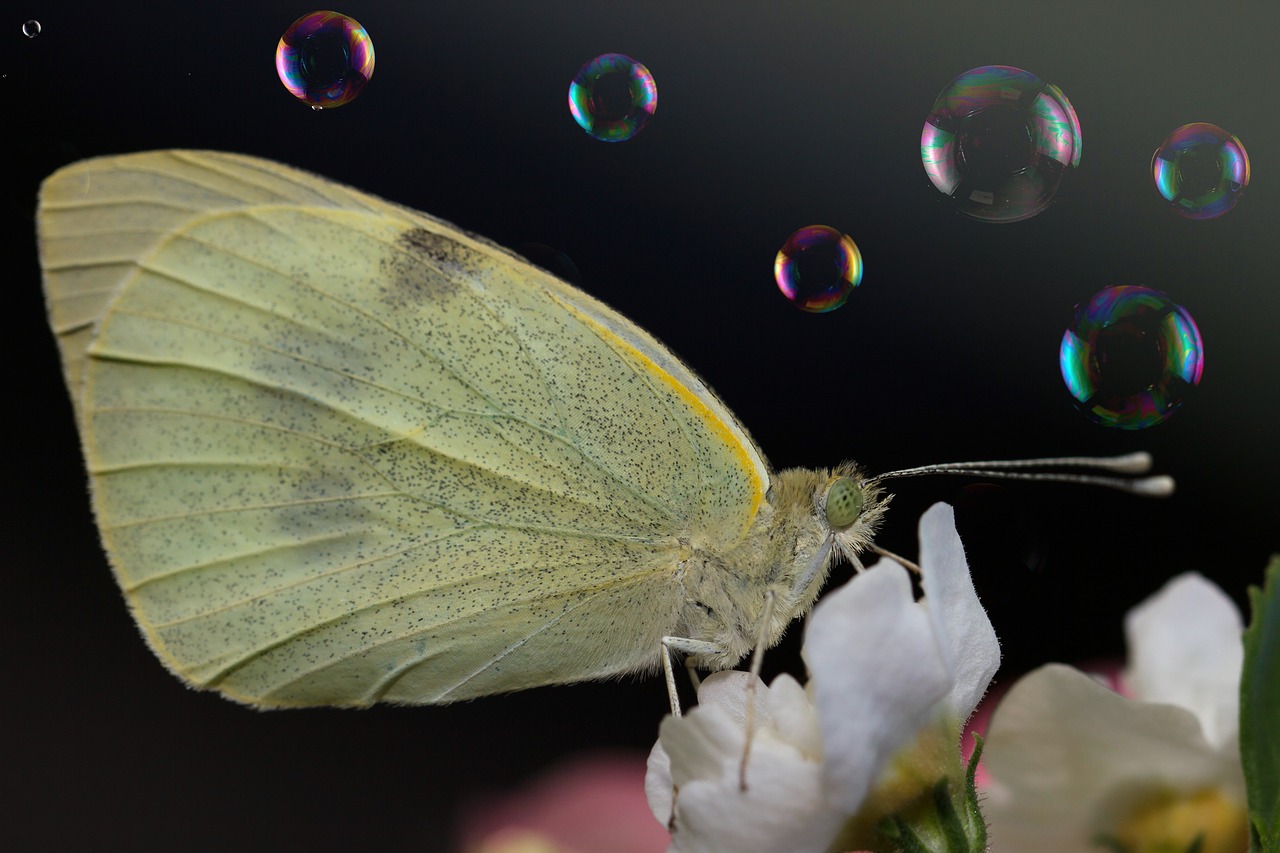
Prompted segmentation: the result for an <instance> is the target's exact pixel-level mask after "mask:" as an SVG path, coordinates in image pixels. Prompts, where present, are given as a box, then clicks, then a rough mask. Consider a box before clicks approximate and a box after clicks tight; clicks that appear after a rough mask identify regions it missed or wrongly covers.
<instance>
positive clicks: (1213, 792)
mask: <svg viewBox="0 0 1280 853" xmlns="http://www.w3.org/2000/svg"><path fill="white" fill-rule="evenodd" d="M1242 630H1243V626H1242V623H1241V618H1240V613H1239V611H1238V610H1237V609H1236V607H1235V604H1234V603H1232V601H1231V600H1230V599H1229V598H1228V597H1227V596H1226V595H1225V594H1224V593H1223V592H1222V590H1220V589H1219V588H1218V587H1217V586H1215V585H1214V584H1212V583H1210V582H1209V581H1207V580H1205V579H1204V578H1203V577H1201V576H1200V575H1198V574H1194V573H1189V574H1184V575H1181V576H1179V577H1177V578H1174V579H1173V580H1172V581H1170V582H1169V583H1168V584H1166V585H1165V587H1164V588H1163V589H1162V590H1161V591H1160V592H1159V593H1157V594H1156V595H1155V596H1153V597H1151V598H1150V599H1148V600H1147V601H1146V602H1144V603H1143V604H1141V605H1139V606H1138V607H1136V608H1134V609H1133V610H1132V611H1130V613H1129V615H1128V617H1127V618H1126V619H1125V633H1126V635H1127V639H1128V644H1129V666H1128V668H1127V669H1126V671H1125V677H1124V681H1125V686H1126V687H1127V688H1128V690H1129V691H1130V692H1132V694H1133V697H1134V698H1133V699H1128V698H1125V697H1124V696H1121V695H1119V694H1117V693H1114V692H1112V691H1111V690H1108V689H1107V688H1106V687H1104V686H1102V685H1101V684H1099V683H1098V682H1097V681H1095V680H1094V679H1092V678H1090V677H1089V676H1087V675H1085V674H1083V673H1081V672H1079V671H1078V670H1075V669H1072V668H1070V667H1066V666H1062V665H1057V664H1051V665H1049V666H1045V667H1042V668H1041V669H1038V670H1036V671H1035V672H1032V673H1031V674H1029V675H1027V676H1026V677H1024V678H1023V679H1022V680H1020V681H1019V682H1018V683H1017V684H1015V685H1014V687H1013V688H1012V689H1011V690H1010V691H1009V693H1008V695H1007V696H1006V697H1005V698H1004V700H1003V701H1002V702H1001V703H1000V705H999V706H998V707H997V708H996V712H995V715H994V718H993V719H992V722H991V728H990V734H989V737H988V739H987V747H986V751H985V753H984V758H983V762H984V764H985V765H986V768H987V771H988V773H989V774H990V776H991V779H992V782H991V784H990V787H989V790H988V796H987V799H986V800H985V804H984V812H985V814H986V816H987V818H988V819H989V820H990V823H991V841H992V844H993V847H994V849H995V850H998V851H1001V853H1019V851H1035V852H1036V853H1076V851H1078V853H1086V851H1087V853H1096V851H1097V850H1098V849H1099V846H1098V841H1099V840H1100V839H1105V840H1107V841H1108V842H1109V843H1111V844H1112V845H1113V848H1114V846H1115V845H1119V847H1120V848H1121V849H1123V850H1125V851H1129V853H1139V851H1156V850H1160V851H1163V850H1172V851H1179V853H1181V851H1185V850H1187V849H1189V848H1190V847H1191V845H1192V844H1193V842H1195V840H1196V837H1197V836H1199V835H1203V838H1202V841H1201V844H1202V847H1201V850H1202V851H1203V853H1212V851H1219V850H1222V851H1227V850H1231V851H1236V853H1240V852H1241V851H1244V850H1245V849H1247V847H1248V821H1247V812H1246V809H1245V793H1244V776H1243V772H1242V770H1241V765H1240V755H1239V743H1238V737H1237V721H1238V704H1239V690H1240V671H1241V667H1242V662H1243V646H1242V644H1241V631H1242Z"/></svg>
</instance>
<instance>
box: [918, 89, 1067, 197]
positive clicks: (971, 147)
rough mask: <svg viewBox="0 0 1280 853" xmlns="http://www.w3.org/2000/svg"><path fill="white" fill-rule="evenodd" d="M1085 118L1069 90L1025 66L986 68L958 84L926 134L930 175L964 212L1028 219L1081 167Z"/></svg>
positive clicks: (941, 100)
mask: <svg viewBox="0 0 1280 853" xmlns="http://www.w3.org/2000/svg"><path fill="white" fill-rule="evenodd" d="M1080 148H1081V142H1080V120H1079V119H1078V118H1076V113H1075V110H1074V109H1072V107H1071V102H1070V101H1068V100H1067V97H1066V95H1064V94H1062V90H1061V89H1059V88H1058V87H1057V86H1054V85H1053V84H1052V83H1046V82H1045V81H1043V80H1041V79H1040V78H1039V77H1037V76H1035V75H1034V74H1032V73H1030V72H1028V71H1023V70H1022V69H1021V68H1012V67H1010V66H1007V65H985V66H983V67H981V68H974V69H972V70H969V71H966V72H965V73H963V74H961V75H960V76H959V77H957V78H956V79H954V80H952V81H951V83H950V84H948V85H947V87H946V88H945V89H943V90H942V92H941V93H940V94H939V95H938V98H937V100H935V101H934V102H933V109H932V110H930V111H929V116H928V118H926V119H925V124H924V130H923V131H922V132H921V134H920V158H921V160H922V161H923V162H924V170H925V173H926V174H927V175H928V176H929V180H930V181H931V182H932V183H933V185H934V186H935V187H937V188H938V190H939V191H941V192H942V193H944V194H945V195H947V196H949V197H951V199H952V200H953V201H954V202H955V205H956V207H957V208H958V209H959V210H960V211H961V212H962V213H964V214H966V215H968V216H971V217H973V218H974V219H981V220H984V221H987V222H1017V221H1019V220H1022V219H1029V218H1030V217H1032V216H1035V215H1036V214H1037V213H1040V212H1041V211H1042V210H1044V209H1045V208H1047V207H1048V206H1049V204H1050V203H1051V202H1052V201H1053V197H1054V194H1055V193H1057V191H1058V187H1059V185H1060V184H1061V183H1062V180H1063V178H1064V176H1065V175H1066V174H1067V173H1068V172H1069V171H1071V170H1072V169H1074V168H1075V167H1076V166H1079V165H1080Z"/></svg>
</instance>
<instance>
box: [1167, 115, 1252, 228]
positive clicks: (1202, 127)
mask: <svg viewBox="0 0 1280 853" xmlns="http://www.w3.org/2000/svg"><path fill="white" fill-rule="evenodd" d="M1151 174H1152V177H1154V178H1155V181H1156V189H1157V190H1159V191H1160V195H1162V196H1164V198H1165V200H1166V201H1168V202H1169V203H1170V204H1171V205H1172V207H1173V209H1174V211H1176V212H1177V213H1178V215H1179V216H1183V217H1186V218H1187V219H1214V218H1216V217H1219V216H1221V215H1222V214H1224V213H1226V212H1227V211H1228V210H1230V209H1231V208H1233V207H1235V206H1236V202H1238V201H1239V200H1240V196H1241V195H1242V194H1243V193H1244V188H1245V187H1247V186H1248V185H1249V155H1248V154H1247V153H1246V152H1245V150H1244V146H1243V145H1242V144H1240V140H1239V139H1237V138H1236V137H1234V136H1232V135H1231V134H1230V133H1227V132H1226V131H1225V130H1223V129H1222V128H1220V127H1218V126H1217V125H1216V124H1209V123H1207V122H1203V121H1197V122H1193V123H1192V124H1184V125H1183V126H1182V127H1180V128H1178V129H1177V130H1175V131H1174V132H1173V133H1171V134H1169V135H1168V136H1167V137H1165V140H1164V143H1163V144H1162V145H1161V146H1160V147H1159V148H1158V149H1156V153H1155V154H1154V155H1153V156H1152V157H1151Z"/></svg>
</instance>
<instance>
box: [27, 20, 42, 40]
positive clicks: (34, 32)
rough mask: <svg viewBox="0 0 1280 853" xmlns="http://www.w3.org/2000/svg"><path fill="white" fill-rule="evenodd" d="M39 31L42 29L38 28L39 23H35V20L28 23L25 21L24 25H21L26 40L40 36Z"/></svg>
mask: <svg viewBox="0 0 1280 853" xmlns="http://www.w3.org/2000/svg"><path fill="white" fill-rule="evenodd" d="M41 29H42V28H41V26H40V22H39V21H36V20H30V21H27V22H26V23H25V24H23V25H22V34H23V35H24V36H26V37H27V38H29V39H33V38H35V37H36V36H38V35H40V30H41Z"/></svg>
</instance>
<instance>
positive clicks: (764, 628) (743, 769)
mask: <svg viewBox="0 0 1280 853" xmlns="http://www.w3.org/2000/svg"><path fill="white" fill-rule="evenodd" d="M776 601H777V597H776V596H775V595H774V594H773V590H769V592H768V593H766V595H765V599H764V613H763V614H762V615H761V616H760V628H759V631H757V633H756V647H755V650H754V651H753V652H752V653H751V678H750V680H748V681H747V720H746V735H747V737H746V740H745V741H744V742H743V744H742V763H741V764H739V765H738V790H740V791H745V790H747V757H748V756H749V755H751V741H752V740H754V739H755V734H756V731H755V730H756V726H755V720H756V684H757V682H759V681H760V666H761V665H762V664H763V663H764V647H765V644H766V643H767V642H768V637H769V624H770V623H771V622H772V621H773V606H774V603H775V602H776Z"/></svg>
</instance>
